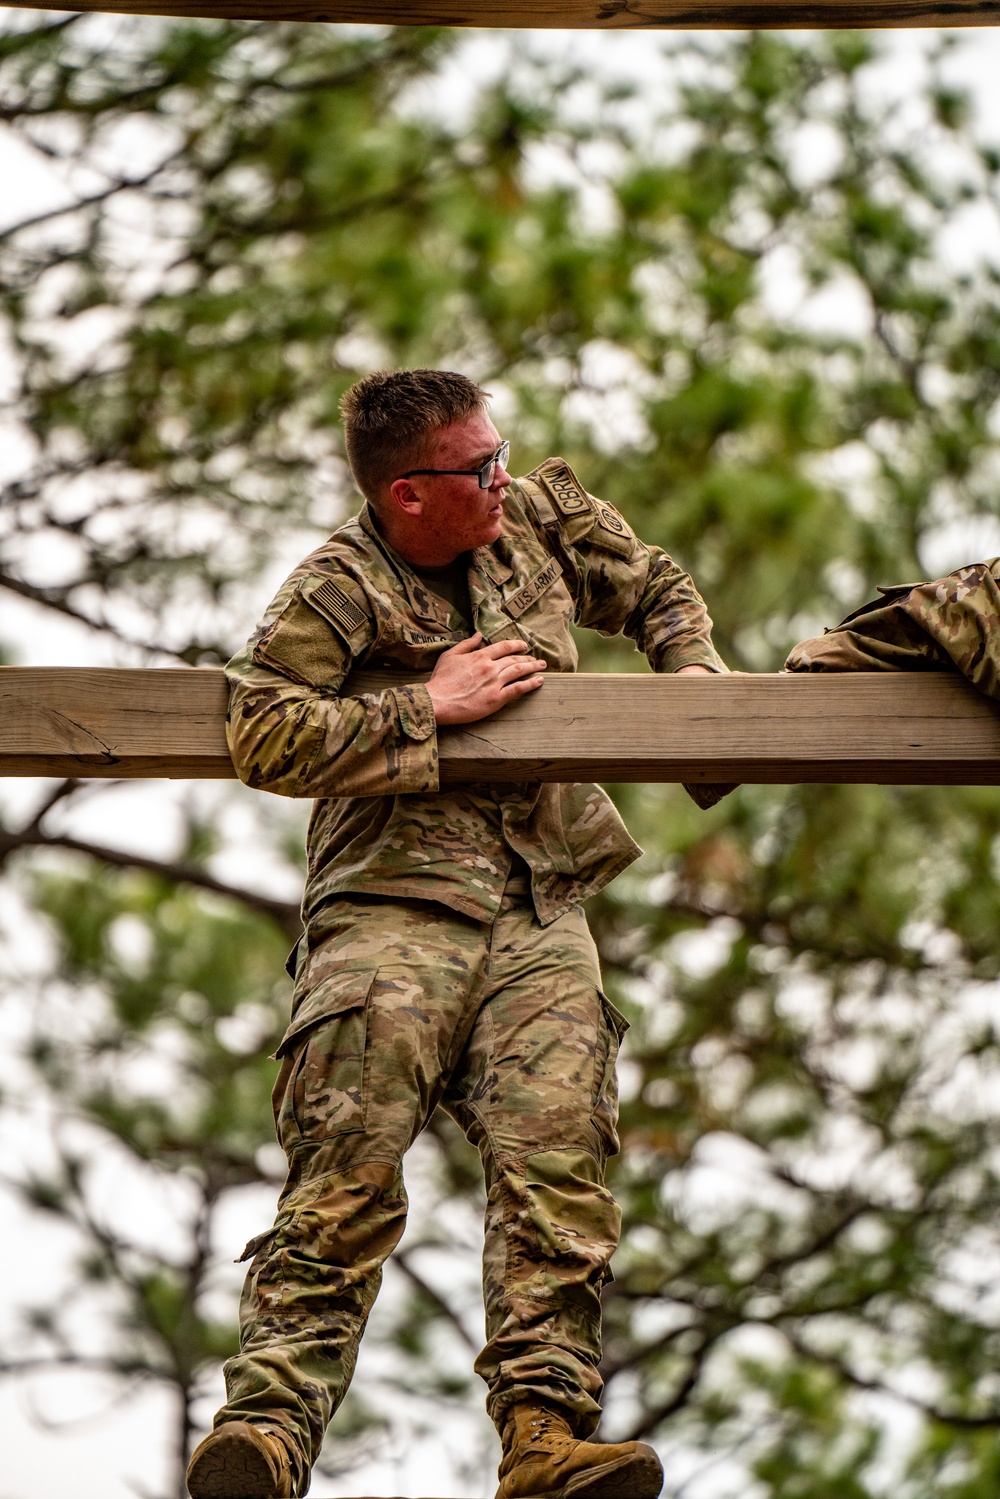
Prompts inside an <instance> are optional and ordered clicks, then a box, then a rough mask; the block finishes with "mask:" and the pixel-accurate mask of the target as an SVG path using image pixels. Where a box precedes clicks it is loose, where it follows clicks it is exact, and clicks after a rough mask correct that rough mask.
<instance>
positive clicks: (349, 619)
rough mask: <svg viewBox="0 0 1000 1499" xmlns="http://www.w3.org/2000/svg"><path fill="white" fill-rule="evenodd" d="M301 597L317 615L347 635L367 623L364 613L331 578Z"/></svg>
mask: <svg viewBox="0 0 1000 1499" xmlns="http://www.w3.org/2000/svg"><path fill="white" fill-rule="evenodd" d="M302 597H303V598H304V599H305V601H306V603H307V604H310V605H311V606H312V607H313V608H314V609H315V610H316V612H317V614H322V616H323V618H324V619H326V620H328V621H329V622H330V624H331V625H333V626H334V627H335V628H336V629H339V630H342V631H344V632H346V633H347V634H348V635H352V634H353V633H354V631H355V630H360V629H361V627H362V625H365V624H367V622H368V621H367V618H366V616H365V614H364V612H363V611H362V610H361V609H359V608H358V606H357V604H356V603H355V602H354V600H353V599H352V598H350V597H349V596H348V595H347V594H346V593H345V592H344V590H343V589H342V588H340V587H338V585H337V584H336V583H335V582H334V581H333V579H332V578H327V580H326V582H325V583H320V585H319V587H318V588H314V589H312V591H311V592H310V593H303V595H302Z"/></svg>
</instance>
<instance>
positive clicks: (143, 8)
mask: <svg viewBox="0 0 1000 1499" xmlns="http://www.w3.org/2000/svg"><path fill="white" fill-rule="evenodd" d="M12 3H13V0H0V4H5V5H11V4H12ZM44 8H45V9H46V10H65V11H80V10H100V11H106V12H111V13H113V14H118V15H156V16H203V17H218V18H220V19H226V20H249V21H351V22H370V23H372V24H378V25H380V26H489V27H542V28H549V27H560V28H562V27H566V28H570V29H574V30H590V29H597V28H612V29H619V30H621V29H644V28H654V29H676V28H684V29H688V28H690V29H698V30H720V29H721V30H744V29H749V30H754V29H760V30H767V29H779V30H781V29H787V28H799V27H833V28H837V27H861V28H871V27H901V26H947V27H953V26H995V25H997V23H998V20H1000V0H964V3H957V0H871V3H870V4H860V3H858V0H812V3H803V0H770V3H764V0H756V3H749V0H738V3H733V0H695V3H692V0H497V3H496V4H487V3H486V0H325V3H324V0H110V3H109V0H99V3H97V4H81V3H80V0H72V3H71V0H48V3H47V4H46V5H45V7H44Z"/></svg>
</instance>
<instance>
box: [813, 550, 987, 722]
mask: <svg viewBox="0 0 1000 1499" xmlns="http://www.w3.org/2000/svg"><path fill="white" fill-rule="evenodd" d="M878 591H879V593H880V594H881V595H882V596H881V598H879V599H876V600H874V602H872V603H870V604H863V605H862V606H861V608H860V609H855V611H854V613H853V614H849V615H848V616H847V618H846V619H845V620H843V621H842V622H841V623H840V624H839V625H838V626H837V627H836V629H833V630H827V631H826V633H825V634H823V635H819V636H817V637H816V638H815V639H814V640H804V641H802V642H801V643H800V644H799V645H797V646H796V647H795V649H794V650H793V651H792V652H791V654H790V655H789V657H788V660H787V661H786V662H785V669H786V670H787V671H960V672H962V674H963V675H964V676H966V677H967V678H968V680H969V681H970V682H971V683H972V684H973V686H975V687H978V688H979V690H980V692H984V693H986V695H987V696H988V697H992V698H1000V557H993V558H991V559H990V560H989V561H988V562H974V563H971V564H970V565H969V566H967V567H960V568H958V569H957V571H955V572H953V573H949V575H948V576H947V577H946V578H938V579H936V580H935V581H934V582H931V583H902V584H899V585H898V586H896V587H893V588H880V589H879V590H878Z"/></svg>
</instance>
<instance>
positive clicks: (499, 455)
mask: <svg viewBox="0 0 1000 1499" xmlns="http://www.w3.org/2000/svg"><path fill="white" fill-rule="evenodd" d="M509 457H510V443H509V442H506V441H504V442H502V443H501V444H500V446H499V447H498V448H497V450H496V452H495V453H494V454H493V457H492V458H487V460H486V462H485V463H484V464H483V466H482V468H411V469H410V472H409V473H408V474H400V476H399V477H400V478H401V479H413V478H415V477H416V476H417V474H467V475H468V476H469V478H472V476H473V475H475V477H476V478H477V479H478V480H479V487H480V489H489V487H490V485H491V484H492V483H493V475H494V474H495V473H496V469H497V464H498V463H499V465H500V467H501V468H506V467H507V459H508V458H509Z"/></svg>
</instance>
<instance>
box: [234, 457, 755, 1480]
mask: <svg viewBox="0 0 1000 1499" xmlns="http://www.w3.org/2000/svg"><path fill="white" fill-rule="evenodd" d="M468 582H469V597H470V602H471V605H472V609H473V615H474V625H475V628H477V629H478V630H480V631H481V632H482V634H483V636H484V637H485V639H486V640H487V641H489V642H493V641H498V640H523V641H525V642H526V643H527V644H528V646H529V648H530V650H531V651H532V653H533V654H534V655H536V656H539V657H541V658H544V659H545V660H546V662H547V663H548V666H549V669H550V670H556V671H572V670H574V669H575V667H576V663H577V653H576V648H575V646H574V644H573V640H572V636H571V634H570V629H569V626H570V622H571V621H575V622H576V623H577V624H583V625H590V626H592V627H594V628H596V629H598V630H600V631H601V632H602V633H604V634H609V635H610V634H616V633H617V632H618V631H620V630H624V631H625V632H626V633H627V634H629V635H631V636H632V637H633V638H634V639H635V640H636V641H637V642H638V644H639V645H640V646H641V647H642V648H643V649H644V650H645V652H646V654H647V656H648V658H649V660H650V661H651V663H652V665H653V667H654V668H655V669H656V670H658V671H674V670H676V669H677V668H679V667H681V666H685V665H689V664H695V663H697V664H701V665H704V666H707V667H709V668H710V669H712V670H714V671H722V670H725V667H724V666H723V664H722V662H721V661H720V660H719V658H718V656H717V655H716V653H715V651H714V649H713V647H712V644H711V638H710V629H711V622H710V620H709V619H708V616H707V614H706V612H705V607H704V604H703V603H702V601H701V599H700V597H699V596H698V594H697V592H696V591H695V589H694V587H693V585H692V583H691V580H690V578H689V577H688V576H687V574H686V573H684V572H683V571H682V570H681V569H680V568H679V567H678V566H677V565H676V564H675V563H674V562H673V561H672V560H671V559H670V558H669V557H668V556H667V555H666V554H665V553H664V552H662V551H661V550H659V549H658V548H655V547H647V546H645V545H644V544H643V543H642V542H640V541H639V540H638V539H637V538H636V537H635V536H634V534H633V533H632V531H631V530H630V529H629V527H628V526H627V525H626V523H625V522H624V520H623V519H622V518H621V516H620V515H619V514H618V513H617V511H615V510H613V509H612V508H611V506H609V505H606V504H603V503H602V502H601V501H599V500H596V499H594V498H593V497H592V496H590V495H588V494H587V493H586V492H585V491H584V490H583V489H582V488H581V487H580V485H579V483H578V481H577V480H576V478H575V476H574V474H573V473H572V470H571V469H570V468H569V467H568V465H566V464H565V463H564V462H563V461H562V460H561V459H549V460H548V461H547V462H546V463H545V464H543V465H541V467H540V468H539V469H536V470H535V471H534V473H533V474H530V475H528V476H527V478H524V479H521V480H520V481H515V482H514V483H512V484H511V486H510V488H509V489H508V491H507V498H506V501H505V507H504V527H503V534H502V535H501V537H500V539H499V540H498V541H497V542H495V543H494V544H493V545H492V546H490V547H483V548H479V549H477V550H476V551H475V552H473V553H472V554H471V564H470V568H469V576H468ZM466 635H467V628H466V625H465V624H464V622H463V620H462V618H461V616H460V614H459V612H458V611H457V609H455V608H454V607H453V606H452V605H450V604H449V603H448V602H447V601H446V600H445V599H443V598H441V597H439V596H437V595H436V594H434V593H432V592H429V591H428V589H427V588H426V587H425V585H424V584H423V582H422V581H421V579H420V578H419V576H418V575H417V574H416V573H415V572H414V571H413V569H412V568H411V567H409V566H408V564H407V563H406V562H405V561H404V560H403V559H402V558H401V557H399V556H398V555H397V554H396V553H395V552H394V551H393V550H392V549H391V548H390V547H389V546H388V545H387V544H386V542H385V541H384V540H383V539H382V537H381V535H380V533H379V531H378V528H377V526H376V524H375V522H374V518H373V516H372V514H371V512H370V511H369V510H368V509H367V507H366V508H365V509H364V510H363V511H362V513H361V514H360V516H359V517H358V518H357V519H356V520H353V521H350V522H348V524H347V525H345V526H343V527H341V529H340V530H339V531H337V532H336V533H335V534H334V536H332V537H331V538H330V540H329V541H328V542H326V543H325V544H324V545H323V546H322V547H320V548H319V549H318V550H317V551H316V552H314V553H313V554H312V555H311V556H310V557H308V558H307V559H306V560H305V562H303V563H302V564H301V566H300V567H298V568H297V569H296V570H295V572H294V573H293V574H292V575H291V577H290V578H289V579H288V581H287V582H286V583H285V585H284V586H283V587H282V589H281V590H280V591H279V593H278V595H277V597H276V598H275V600H274V602H273V603H272V604H271V606H270V608H269V609H268V610H267V613H266V614H265V617H264V620H263V623H262V624H261V626H260V628H259V629H258V631H257V632H256V634H255V635H254V636H253V638H252V639H251V641H250V642H249V644H248V646H247V648H246V650H245V651H244V652H243V653H241V654H240V655H238V656H237V657H236V658H235V659H234V660H233V661H232V662H231V663H230V665H229V668H228V672H229V675H230V678H231V682H232V700H231V710H230V743H231V747H232V751H233V758H234V761H235V763H236V767H237V769H238V771H239V773H240V775H241V777H242V778H243V779H244V780H245V781H246V782H247V784H248V785H251V786H258V787H262V788H264V789H266V790H270V791H276V792H279V793H282V794H284V795H288V796H310V797H315V798H317V801H316V806H315V809H314V811H313V816H312V819H311V822H310V828H309V848H308V854H309V858H308V874H307V879H306V890H305V897H304V902H303V918H304V925H305V936H304V938H303V941H302V942H301V943H300V952H299V960H298V965H297V971H296V987H295V997H294V1008H293V1016H292V1022H291V1025H290V1027H289V1029H288V1031H287V1033H286V1035H285V1037H284V1039H283V1041H282V1043H281V1046H280V1048H279V1051H278V1055H279V1057H280V1058H281V1071H280V1074H279V1077H278V1081H277V1084H276V1086H275V1093H274V1103H275V1118H276V1121H277V1126H278V1134H279V1138H280V1140H281V1143H282V1145H283V1147H284V1149H285V1151H286V1154H287V1155H288V1160H289V1175H288V1180H287V1183H286V1186H285V1189H284V1191H283V1193H282V1196H281V1200H280V1203H279V1209H278V1216H277V1220H276V1222H275V1225H274V1227H273V1228H272V1229H271V1230H270V1232H269V1233H267V1234H265V1235H263V1236H262V1237H261V1238H260V1239H258V1240H255V1241H253V1242H252V1244H251V1245H248V1246H247V1252H246V1253H247V1255H248V1256H249V1255H252V1256H253V1262H252V1264H251V1267H250V1273H249V1276H248V1278H247V1283H246V1287H245V1290H244V1297H243V1302H242V1307H241V1352H240V1354H239V1356H238V1357H236V1358H235V1359H232V1360H230V1362H229V1363H228V1364H227V1366H226V1380H227V1391H228V1402H227V1405H226V1406H225V1407H224V1408H223V1410H222V1411H220V1412H219V1414H218V1415H217V1417H216V1424H217V1425H220V1424H221V1423H222V1422H224V1421H228V1420H251V1421H255V1422H258V1423H260V1424H262V1425H265V1426H267V1425H270V1426H275V1427H278V1428H280V1429H281V1430H283V1431H284V1432H286V1433H287V1434H288V1435H290V1436H291V1437H292V1439H293V1441H294V1444H295V1445H296V1446H297V1448H298V1449H299V1453H300V1454H301V1458H302V1462H301V1464H300V1465H299V1469H298V1472H297V1474H296V1482H297V1484H298V1486H299V1489H300V1490H301V1488H302V1486H303V1485H304V1484H305V1482H306V1481H307V1470H308V1466H309V1465H310V1464H311V1463H312V1462H313V1461H314V1460H315V1458H316V1456H317V1454H318V1452H319V1448H320V1444H321V1442H322V1439H323V1433H324V1430H325V1427H326V1424H327V1422H328V1420H329V1418H330V1415H331V1414H332V1412H333V1410H335V1409H336V1406H337V1403H338V1401H339V1400H340V1399H341V1397H342V1395H343V1393H344V1390H345V1389H346V1387H347V1384H348V1382H349V1380H350V1377H351V1373H352V1370H353V1367H354V1362H355V1358H356V1356H357V1349H358V1342H359V1340H360V1337H361V1333H362V1331H363V1327H364V1323H365V1319H366V1317H367V1314H368V1311H369V1310H370V1308H371V1305H372V1303H373V1301H374V1299H375V1295H376V1292H377V1289H378V1285H379V1281H380V1278H381V1265H382V1263H383V1261H384V1260H385V1257H386V1256H387V1255H388V1254H389V1253H390V1252H391V1250H392V1249H393V1247H394V1246H395V1244H396V1243H397V1242H398V1240H399V1236H400V1234H401V1233H402V1229H403V1223H404V1218H405V1212H406V1198H405V1195H404V1191H403V1183H402V1176H401V1174H400V1163H401V1160H402V1156H403V1154H404V1152H405V1151H406V1149H407V1148H408V1146H409V1145H410V1144H411V1143H412V1141H413V1140H414V1139H415V1137H416V1135H417V1134H418V1133H419V1131H420V1130H421V1129H422V1128H423V1126H424V1125H425V1124H426V1122H427V1120H428V1119H429V1117H430V1115H431V1113H432V1111H433V1109H434V1108H435V1107H436V1106H437V1105H438V1104H439V1103H441V1104H443V1105H444V1107H445V1108H447V1109H448V1110H449V1111H450V1112H451V1113H452V1115H453V1116H454V1117H455V1118H456V1119H457V1120H458V1122H459V1123H460V1124H461V1126H462V1127H463V1129H464V1130H465V1132H466V1134H467V1135H468V1137H469V1138H470V1140H472V1141H473V1142H474V1143H475V1144H476V1145H477V1146H478V1148H479V1151H480V1154H481V1157H482V1160H483V1166H484V1171H485V1175H486V1181H487V1188H488V1206H487V1213H486V1243H485V1257H484V1289H485V1301H486V1313H487V1336H488V1342H487V1344H486V1347H485V1349H484V1350H483V1352H482V1354H481V1355H480V1357H479V1359H478V1360H477V1363H476V1367H477V1369H478V1371H479V1373H480V1374H481V1375H482V1376H483V1377H484V1379H485V1380H486V1382H487V1385H488V1388H489V1396H488V1404H489V1408H490V1413H491V1415H492V1416H493V1418H494V1420H495V1421H496V1422H497V1423H498V1425H499V1424H502V1421H503V1415H504V1412H505V1410H506V1409H507V1408H508V1407H509V1406H510V1405H511V1404H512V1403H514V1402H516V1401H519V1400H524V1399H525V1398H526V1397H532V1396H533V1397H542V1398H544V1399H546V1400H549V1401H552V1402H555V1403H556V1404H558V1405H560V1406H562V1407H563V1408H564V1409H566V1411H567V1412H568V1413H569V1414H570V1416H571V1417H572V1420H573V1422H574V1425H575V1427H576V1429H577V1430H578V1431H579V1432H580V1433H581V1434H583V1433H586V1432H589V1431H592V1430H593V1428H594V1426H595V1425H596V1422H597V1417H598V1414H599V1408H598V1404H597V1401H598V1397H599V1395H600V1392H601V1380H600V1377H599V1375H598V1373H597V1365H598V1362H599V1359H600V1307H599V1299H598V1298H599V1290H600V1286H601V1283H602V1281H603V1280H604V1278H605V1276H606V1274H607V1266H608V1261H609V1259H610V1257H611V1254H612V1252H613V1250H614V1248H615V1246H616V1244H617V1241H618V1233H619V1215H618V1210H617V1208H616V1206H615V1204H614V1201H613V1199H612V1198H611V1196H610V1194H609V1193H608V1191H607V1190H606V1188H605V1186H604V1176H603V1173H604V1164H605V1160H606V1157H607V1156H608V1155H609V1154H612V1153H614V1152H615V1151H616V1150H617V1139H616V1136H615V1123H616V1118H617V1093H616V1086H615V1080H614V1064H615V1058H616V1055H617V1050H618V1042H619V1038H620V1035H621V1033H622V1031H623V1029H624V1021H623V1020H622V1019H621V1017H620V1016H619V1015H617V1013H616V1012H615V1011H614V1009H613V1007H612V1006H611V1005H610V1004H609V1003H608V1001H607V1000H606V999H605V998H604V996H603V995H602V993H601V989H600V972H599V968H598V963H597V955H596V951H595V949H594V946H593V942H592V940H591V938H590V935H589V933H588V931H587V927H586V923H585V920H584V917H583V913H582V911H581V909H580V907H581V903H582V902H583V901H584V900H585V899H586V898H587V897H588V896H589V895H592V894H593V893H594V892H595V891H597V890H599V889H601V888H602V887H603V886H604V885H606V884H607V883H608V882H609V881H610V880H612V879H613V878H614V877H615V875H617V874H618V873H620V871H621V870H622V869H624V868H625V867H626V866H627V865H628V864H630V863H631V862H632V860H633V859H634V858H635V857H636V856H637V854H638V852H639V850H638V849H637V847H636V845H635V844H634V843H633V841H632V839H631V838H630V837H629V836H628V833H627V832H626V831H625V828H624V826H623V824H622V822H621V820H620V818H619V817H618V814H617V812H616V811H615V809H614V807H613V805H612V803H611V801H610V800H609V798H608V797H607V796H606V795H605V794H604V792H602V791H601V790H599V789H598V788H597V787H596V786H585V785H558V784H546V785H539V784H525V785H514V786H497V787H495V788H494V787H491V786H489V785H471V786H465V787H457V788H449V789H448V790H447V791H445V792H440V791H439V789H438V755H437V740H436V732H435V720H434V713H433V708H432V705H431V701H430V697H429V695H428V692H427V689H426V687H424V686H420V685H417V686H413V685H400V686H394V687H390V688H387V689H386V690H384V691H381V692H377V693H368V694H362V695H357V696H352V695H351V692H350V683H349V681H348V677H349V673H350V671H351V669H352V667H353V666H355V665H356V664H357V665H363V666H365V667H367V668H382V669H385V668H390V669H396V670H398V671H399V672H400V674H401V676H402V675H403V674H404V673H419V672H424V671H429V670H431V669H432V668H433V666H434V663H435V661H436V659H437V657H438V656H439V655H440V654H441V652H442V651H444V650H447V649H448V648H449V647H451V646H453V645H455V644H456V643H457V642H458V641H459V640H461V639H464V638H465V637H466ZM542 690H543V691H544V687H543V689H542Z"/></svg>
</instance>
